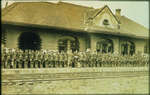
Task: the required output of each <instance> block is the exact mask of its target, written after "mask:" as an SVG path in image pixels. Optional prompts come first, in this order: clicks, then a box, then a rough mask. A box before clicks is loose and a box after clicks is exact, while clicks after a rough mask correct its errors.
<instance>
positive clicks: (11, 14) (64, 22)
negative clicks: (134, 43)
mask: <svg viewBox="0 0 150 95" xmlns="http://www.w3.org/2000/svg"><path fill="white" fill-rule="evenodd" d="M106 7H108V6H104V7H102V8H99V9H94V8H91V7H85V6H81V5H75V4H71V3H64V2H59V3H50V2H16V3H13V4H11V5H10V6H8V7H6V8H4V9H2V24H7V23H8V24H13V23H20V24H21V23H22V24H24V25H40V26H49V27H60V28H66V29H75V30H78V29H79V30H83V31H87V32H90V33H94V31H95V30H97V31H107V32H109V33H111V34H114V32H116V33H119V34H122V35H124V34H128V35H134V36H135V37H142V38H148V37H149V35H148V33H149V30H148V29H146V28H145V27H143V26H142V25H140V24H137V23H136V22H134V21H132V20H130V19H128V18H127V17H125V16H121V17H117V16H115V15H114V14H113V13H112V11H111V10H110V9H109V10H110V11H111V13H112V15H113V16H114V17H115V19H116V20H117V21H119V22H120V23H121V24H120V29H108V28H102V27H95V26H91V28H90V29H93V32H92V30H90V31H88V29H87V30H86V28H87V27H86V25H85V20H86V18H92V17H95V16H96V15H98V14H99V13H100V12H101V11H102V10H103V9H105V8H106ZM108 8H109V7H108ZM87 14H88V15H87ZM86 16H87V17H86ZM118 18H119V19H118ZM93 27H94V28H93ZM96 33H97V32H96ZM99 33H101V32H99ZM134 36H132V37H134Z"/></svg>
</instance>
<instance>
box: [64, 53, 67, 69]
mask: <svg viewBox="0 0 150 95" xmlns="http://www.w3.org/2000/svg"><path fill="white" fill-rule="evenodd" d="M63 59H64V67H67V66H68V55H67V53H66V52H65V53H64V58H63Z"/></svg>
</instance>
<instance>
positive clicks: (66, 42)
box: [58, 38, 79, 52]
mask: <svg viewBox="0 0 150 95" xmlns="http://www.w3.org/2000/svg"><path fill="white" fill-rule="evenodd" d="M68 49H71V50H72V52H75V51H79V42H78V39H74V38H63V39H60V40H59V41H58V50H59V52H62V51H63V52H67V51H68Z"/></svg>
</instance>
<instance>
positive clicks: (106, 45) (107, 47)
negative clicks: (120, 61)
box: [96, 39, 113, 53]
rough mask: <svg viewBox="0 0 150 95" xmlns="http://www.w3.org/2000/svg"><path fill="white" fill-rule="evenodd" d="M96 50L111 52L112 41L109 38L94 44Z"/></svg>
mask: <svg viewBox="0 0 150 95" xmlns="http://www.w3.org/2000/svg"><path fill="white" fill-rule="evenodd" d="M96 50H97V52H101V53H113V41H112V40H110V39H103V40H101V41H98V42H97V44H96Z"/></svg>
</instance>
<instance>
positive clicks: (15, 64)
mask: <svg viewBox="0 0 150 95" xmlns="http://www.w3.org/2000/svg"><path fill="white" fill-rule="evenodd" d="M148 65H149V57H148V56H146V55H133V56H127V55H126V56H122V55H116V54H101V53H97V52H94V53H91V52H75V53H64V52H62V53H59V52H52V51H51V52H48V51H44V52H43V51H24V52H23V51H12V50H11V51H7V52H6V51H3V52H2V65H1V66H2V68H10V69H17V68H66V67H72V68H76V67H84V68H85V67H141V66H148Z"/></svg>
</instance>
